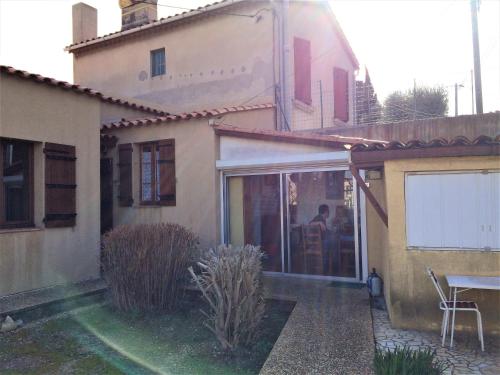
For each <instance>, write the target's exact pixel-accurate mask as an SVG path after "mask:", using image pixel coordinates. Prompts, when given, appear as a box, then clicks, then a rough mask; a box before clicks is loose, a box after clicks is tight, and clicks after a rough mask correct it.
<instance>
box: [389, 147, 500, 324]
mask: <svg viewBox="0 0 500 375" xmlns="http://www.w3.org/2000/svg"><path fill="white" fill-rule="evenodd" d="M499 167H500V162H499V160H498V157H493V156H492V157H457V158H435V159H412V160H399V161H388V162H386V163H385V177H386V178H385V185H386V199H387V208H388V216H389V236H388V248H387V251H388V253H387V254H386V257H387V256H388V257H389V259H388V268H389V270H390V272H389V273H385V274H384V277H385V281H386V282H389V283H390V288H389V289H390V291H389V293H390V301H389V303H388V307H389V311H390V315H391V321H392V324H393V325H394V326H396V327H412V328H419V329H434V330H437V329H439V327H440V325H441V318H442V315H440V312H439V309H438V295H437V292H436V290H435V289H434V286H433V285H432V283H431V281H430V280H429V278H428V276H427V274H426V273H425V268H426V267H427V266H430V267H431V268H432V269H433V270H434V272H435V273H436V274H437V275H438V276H439V279H440V282H441V283H442V286H443V287H446V286H447V284H446V280H445V279H444V275H446V274H463V275H482V276H493V275H499V274H500V252H483V251H461V250H446V251H444V250H423V249H422V250H418V249H417V250H413V249H412V250H407V248H406V226H405V195H404V179H405V172H408V171H412V172H415V171H452V170H454V171H460V170H481V169H498V168H499ZM457 204H460V202H457ZM461 298H463V299H469V298H470V299H472V300H474V301H476V302H477V303H478V305H479V309H480V311H481V313H482V315H483V325H484V327H485V330H486V332H489V333H494V334H500V310H499V309H498V306H500V294H499V293H498V292H496V291H478V290H473V291H469V292H466V293H465V294H463V295H461ZM473 318H475V317H474V316H473V314H470V313H468V314H467V313H462V314H458V315H457V322H456V325H457V328H458V329H463V328H464V327H465V328H466V329H471V328H472V329H475V328H474V327H475V323H474V320H473Z"/></svg>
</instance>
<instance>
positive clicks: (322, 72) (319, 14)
mask: <svg viewBox="0 0 500 375" xmlns="http://www.w3.org/2000/svg"><path fill="white" fill-rule="evenodd" d="M289 14H290V21H289V30H290V32H289V41H288V43H289V46H290V51H291V52H290V59H291V61H292V62H291V64H290V71H291V74H290V75H291V80H290V93H289V95H290V98H293V97H294V75H293V71H294V65H293V40H294V37H299V38H303V39H307V40H309V41H310V42H311V94H312V105H311V106H308V105H304V104H302V103H300V102H295V101H294V100H292V129H293V130H304V129H314V128H320V127H321V106H320V102H321V101H320V86H319V85H320V84H319V81H321V85H322V97H323V99H322V100H323V127H325V128H327V127H332V126H349V125H352V120H353V118H352V117H353V113H354V111H353V100H352V98H353V87H354V86H353V85H354V71H355V66H354V65H353V63H352V61H351V60H350V58H349V56H348V54H347V53H346V51H345V49H344V48H343V47H342V45H341V43H340V40H339V37H338V34H337V31H336V30H335V29H334V27H333V23H332V22H333V21H332V18H331V17H332V15H331V14H328V12H327V11H325V10H324V7H323V6H318V5H317V4H314V3H313V2H310V3H308V2H305V1H298V2H293V1H292V2H290V10H289ZM334 67H337V68H342V69H344V70H347V71H348V72H349V121H348V122H345V123H344V122H342V121H340V120H335V124H334V111H333V109H334V100H333V85H334V83H333V68H334Z"/></svg>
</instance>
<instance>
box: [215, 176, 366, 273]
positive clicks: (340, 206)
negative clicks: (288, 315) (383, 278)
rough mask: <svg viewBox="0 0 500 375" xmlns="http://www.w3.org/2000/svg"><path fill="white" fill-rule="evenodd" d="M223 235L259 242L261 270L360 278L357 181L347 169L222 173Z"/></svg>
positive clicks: (235, 241) (234, 241)
mask: <svg viewBox="0 0 500 375" xmlns="http://www.w3.org/2000/svg"><path fill="white" fill-rule="evenodd" d="M224 186H225V188H224V191H225V196H224V202H225V209H224V212H225V220H224V223H225V240H226V242H227V243H230V244H233V245H244V244H252V245H259V246H261V248H262V250H263V251H264V253H265V255H266V257H265V259H264V270H265V271H271V272H283V273H289V274H298V275H308V276H315V277H317V276H329V277H336V278H342V279H352V280H356V279H359V275H360V272H359V264H360V262H359V260H360V256H359V250H358V249H359V240H358V237H359V236H358V233H359V230H358V229H359V225H358V212H357V207H358V205H357V194H356V184H355V181H354V180H353V177H352V175H351V173H350V172H349V171H348V170H329V171H304V172H301V171H290V172H287V171H282V172H279V173H275V174H265V175H261V174H259V175H234V176H226V177H225V178H224Z"/></svg>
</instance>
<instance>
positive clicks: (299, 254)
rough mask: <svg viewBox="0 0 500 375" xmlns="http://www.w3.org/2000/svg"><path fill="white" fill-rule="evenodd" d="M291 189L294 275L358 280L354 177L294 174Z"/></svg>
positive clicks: (334, 173)
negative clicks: (355, 278) (356, 277)
mask: <svg viewBox="0 0 500 375" xmlns="http://www.w3.org/2000/svg"><path fill="white" fill-rule="evenodd" d="M287 186H288V212H289V236H290V262H291V272H292V273H302V274H309V275H325V276H341V277H355V276H356V264H355V258H356V256H355V251H356V247H355V238H354V236H355V231H354V195H353V181H352V175H351V173H350V172H349V171H332V172H304V173H292V174H290V175H288V176H287Z"/></svg>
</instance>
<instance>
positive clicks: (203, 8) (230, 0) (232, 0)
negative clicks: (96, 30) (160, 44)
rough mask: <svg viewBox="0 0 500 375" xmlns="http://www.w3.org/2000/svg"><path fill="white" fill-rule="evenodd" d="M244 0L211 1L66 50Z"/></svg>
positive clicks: (71, 46)
mask: <svg viewBox="0 0 500 375" xmlns="http://www.w3.org/2000/svg"><path fill="white" fill-rule="evenodd" d="M243 1H245V0H221V1H216V2H214V3H210V4H207V5H205V6H201V7H198V8H196V9H192V10H186V11H184V12H182V13H177V14H175V15H172V16H168V17H163V18H160V19H159V20H154V21H151V22H148V23H145V24H143V25H141V26H137V27H134V28H132V29H128V30H123V31H122V30H120V31H115V32H112V33H109V34H105V35H102V36H98V37H95V38H91V39H87V40H82V41H79V42H76V43H73V44H70V45H69V46H67V47H66V48H65V50H66V51H68V52H73V51H74V50H76V49H78V48H81V47H85V46H86V45H88V44H90V43H92V44H94V43H100V42H104V41H106V40H109V39H111V38H113V39H114V38H116V37H121V36H126V35H129V34H133V33H137V32H139V31H142V30H144V29H150V28H152V27H156V26H160V25H164V24H167V23H171V22H173V21H177V20H180V19H185V18H187V17H192V16H196V15H200V14H203V13H205V12H209V11H212V10H215V9H218V8H222V7H226V6H229V5H233V4H237V3H241V2H243Z"/></svg>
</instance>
